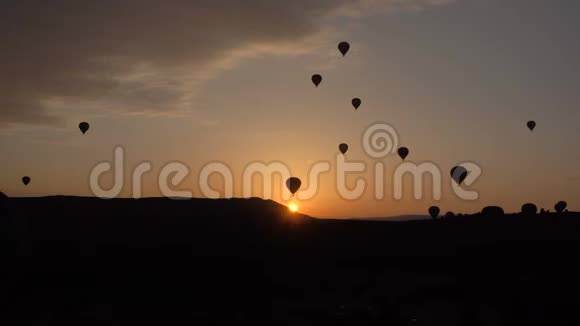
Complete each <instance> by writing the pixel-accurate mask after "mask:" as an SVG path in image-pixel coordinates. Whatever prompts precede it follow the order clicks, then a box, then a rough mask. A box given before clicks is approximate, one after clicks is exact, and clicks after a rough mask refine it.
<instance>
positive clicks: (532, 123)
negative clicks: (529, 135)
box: [527, 121, 536, 131]
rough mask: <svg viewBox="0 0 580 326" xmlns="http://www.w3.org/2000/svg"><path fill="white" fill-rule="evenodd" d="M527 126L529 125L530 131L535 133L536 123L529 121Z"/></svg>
mask: <svg viewBox="0 0 580 326" xmlns="http://www.w3.org/2000/svg"><path fill="white" fill-rule="evenodd" d="M527 125H528V129H530V131H534V129H535V128H536V122H535V121H528V123H527Z"/></svg>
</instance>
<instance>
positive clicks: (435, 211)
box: [429, 206, 441, 219]
mask: <svg viewBox="0 0 580 326" xmlns="http://www.w3.org/2000/svg"><path fill="white" fill-rule="evenodd" d="M439 212H441V211H440V210H439V207H437V206H431V207H429V215H431V218H432V219H436V218H437V216H439Z"/></svg>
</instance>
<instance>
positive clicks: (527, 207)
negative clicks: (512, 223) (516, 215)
mask: <svg viewBox="0 0 580 326" xmlns="http://www.w3.org/2000/svg"><path fill="white" fill-rule="evenodd" d="M537 213H538V206H536V205H534V204H532V203H527V204H523V205H522V214H523V215H527V216H532V215H536V214H537Z"/></svg>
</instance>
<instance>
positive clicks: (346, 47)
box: [338, 42, 350, 57]
mask: <svg viewBox="0 0 580 326" xmlns="http://www.w3.org/2000/svg"><path fill="white" fill-rule="evenodd" d="M349 49H350V44H348V42H340V43H338V51H340V53H342V56H343V57H344V56H345V55H346V53H347V52H348V50H349Z"/></svg>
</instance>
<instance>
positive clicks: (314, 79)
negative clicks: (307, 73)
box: [311, 74, 322, 87]
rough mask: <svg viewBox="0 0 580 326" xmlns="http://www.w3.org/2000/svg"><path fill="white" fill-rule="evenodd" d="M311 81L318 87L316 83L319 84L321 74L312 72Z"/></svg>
mask: <svg viewBox="0 0 580 326" xmlns="http://www.w3.org/2000/svg"><path fill="white" fill-rule="evenodd" d="M311 79H312V82H313V83H314V86H316V87H318V85H320V83H321V82H322V76H320V75H319V74H314V75H312V78H311Z"/></svg>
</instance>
